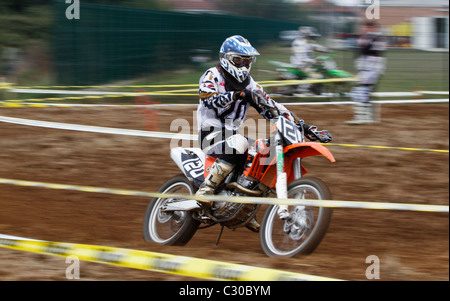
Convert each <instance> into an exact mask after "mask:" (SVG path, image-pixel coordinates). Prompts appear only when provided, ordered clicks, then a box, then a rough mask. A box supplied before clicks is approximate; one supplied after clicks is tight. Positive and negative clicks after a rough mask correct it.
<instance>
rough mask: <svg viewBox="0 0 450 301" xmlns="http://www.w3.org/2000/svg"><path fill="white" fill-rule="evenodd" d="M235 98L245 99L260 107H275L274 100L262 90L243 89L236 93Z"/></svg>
mask: <svg viewBox="0 0 450 301" xmlns="http://www.w3.org/2000/svg"><path fill="white" fill-rule="evenodd" d="M234 98H235V100H238V99H243V100H245V101H247V102H249V103H251V104H253V105H255V106H257V107H260V108H262V109H263V108H271V109H272V108H275V106H274V105H273V104H272V102H271V101H270V100H268V99H266V97H265V96H264V95H263V92H262V91H259V90H257V91H250V90H242V91H237V92H235V93H234Z"/></svg>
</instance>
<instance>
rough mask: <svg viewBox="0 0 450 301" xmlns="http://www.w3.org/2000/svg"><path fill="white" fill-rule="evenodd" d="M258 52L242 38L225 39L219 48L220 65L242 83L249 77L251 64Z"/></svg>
mask: <svg viewBox="0 0 450 301" xmlns="http://www.w3.org/2000/svg"><path fill="white" fill-rule="evenodd" d="M256 55H259V52H258V51H257V50H256V49H255V48H254V47H253V46H252V45H251V44H250V42H249V41H248V40H247V39H246V38H244V37H242V36H232V37H229V38H227V39H226V40H225V41H224V42H223V43H222V46H221V47H220V65H221V66H222V68H223V69H225V70H226V71H227V72H228V73H229V74H231V75H232V76H233V77H234V78H235V79H237V81H238V82H240V83H243V82H244V81H245V80H246V79H247V77H248V76H249V75H250V69H251V68H252V63H254V62H255V61H256V57H255V56H256Z"/></svg>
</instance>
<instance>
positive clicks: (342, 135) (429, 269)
mask: <svg viewBox="0 0 450 301" xmlns="http://www.w3.org/2000/svg"><path fill="white" fill-rule="evenodd" d="M290 108H291V109H292V110H293V111H294V112H295V113H297V115H299V116H301V118H303V119H305V121H307V122H308V123H310V124H315V125H317V126H319V128H322V129H328V130H329V131H330V132H331V133H332V134H333V136H334V141H333V142H334V143H350V144H363V145H384V146H399V147H414V148H425V149H446V150H448V147H449V146H448V143H449V139H448V137H449V135H448V130H449V112H448V104H389V105H383V106H382V110H381V112H382V114H381V123H379V124H375V125H359V126H352V125H348V124H345V121H346V120H349V119H351V117H352V112H351V108H350V106H348V105H339V106H291V107H290ZM194 109H195V108H194V107H182V108H180V109H177V108H176V107H171V108H168V109H161V110H159V111H158V114H159V125H158V130H159V131H166V132H168V131H170V124H171V122H172V121H173V120H174V119H177V118H185V119H187V120H189V122H191V124H192V111H193V110H194ZM0 115H2V116H10V117H20V118H29V119H36V120H45V121H55V122H66V123H75V124H83V125H96V126H107V127H116V128H127V129H138V130H145V129H146V128H148V126H149V123H148V122H147V121H148V120H147V118H148V117H149V116H150V117H151V115H148V114H147V115H146V114H145V112H144V111H142V110H137V109H133V108H110V107H109V108H108V107H104V108H101V107H95V108H0ZM249 117H250V118H255V117H256V115H254V114H251V115H250V116H249ZM169 144H170V141H169V140H168V139H153V138H142V137H132V136H123V135H111V134H98V133H84V132H75V131H67V130H58V129H47V128H38V127H31V126H22V125H15V124H8V123H0V178H9V179H20V180H29V181H40V182H51V183H62V184H74V185H89V186H98V187H109V188H120V189H133V190H143V191H156V190H157V189H158V188H159V187H160V186H161V185H162V184H163V183H164V182H165V181H167V180H168V179H169V178H171V177H172V176H174V175H177V174H178V173H179V170H178V169H177V167H176V166H175V164H174V163H173V162H172V161H171V159H170V157H169ZM329 149H330V150H331V151H332V153H333V154H334V156H335V158H336V163H330V162H329V161H328V160H326V159H325V158H324V157H312V158H308V159H306V160H304V164H305V166H306V168H307V169H308V171H309V173H308V175H310V176H314V177H319V178H321V179H323V180H324V181H325V182H326V183H327V184H328V186H329V187H330V189H331V191H332V194H333V199H336V200H348V201H373V202H395V203H413V204H435V205H447V206H448V199H449V162H448V158H449V156H448V153H431V152H418V151H403V150H383V149H367V148H349V147H339V146H329ZM148 202H149V199H148V198H145V197H130V196H116V195H110V194H101V193H87V192H76V191H66V190H52V189H47V188H30V187H20V186H14V185H0V234H9V235H17V236H22V237H28V238H35V239H43V240H50V241H62V242H73V243H86V244H96V245H106V246H116V247H125V248H133V249H140V250H149V251H155V252H162V253H170V254H178V255H184V256H192V257H199V258H207V259H213V260H222V261H226V262H233V263H240V264H246V265H252V266H259V267H267V268H274V269H281V270H286V271H293V272H299V273H305V274H311V275H317V276H324V277H332V278H338V279H344V280H367V278H366V268H367V267H368V264H366V262H365V261H366V258H367V257H368V256H369V255H376V256H378V257H379V259H380V277H381V280H387V281H390V280H405V281H410V280H411V281H416V280H446V281H448V280H449V234H448V229H449V225H448V220H449V216H448V213H429V212H410V211H394V210H367V209H339V208H337V209H334V213H333V218H332V223H331V226H330V229H329V231H328V234H327V235H326V237H325V238H324V240H323V241H322V243H321V244H320V245H319V247H318V248H317V249H316V251H315V252H314V253H313V254H311V255H308V256H303V257H296V258H288V259H286V258H283V259H280V258H269V257H267V256H266V255H265V254H264V253H263V252H262V250H261V248H260V244H259V237H258V235H257V234H255V233H253V232H250V231H248V230H247V229H245V228H240V229H237V230H235V231H232V230H229V229H225V230H224V233H223V236H222V239H221V241H220V244H219V245H218V246H216V245H215V241H216V238H217V235H218V233H219V229H220V228H219V227H218V226H215V227H212V228H208V229H205V230H199V231H198V232H197V233H196V235H195V236H194V238H193V239H192V240H191V241H190V242H189V243H188V244H187V245H186V246H184V247H167V246H159V245H155V244H149V243H147V242H145V241H144V240H143V236H142V230H141V228H142V226H141V225H142V219H143V216H144V213H145V210H146V207H147V204H148ZM263 213H264V207H263V208H262V210H261V211H260V214H259V220H261V219H262V218H261V216H262V214H263ZM67 266H68V265H67V264H66V263H65V258H62V257H51V256H44V255H38V254H31V253H26V252H20V251H12V250H8V249H3V248H0V280H24V281H27V280H66V276H65V270H66V268H67ZM80 276H81V280H127V281H128V280H154V281H161V280H196V279H193V278H189V277H181V276H176V275H171V274H164V273H157V272H149V271H139V270H133V269H128V268H120V267H114V266H106V265H102V264H96V263H89V262H82V264H81V275H80Z"/></svg>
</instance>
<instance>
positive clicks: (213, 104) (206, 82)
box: [197, 67, 287, 132]
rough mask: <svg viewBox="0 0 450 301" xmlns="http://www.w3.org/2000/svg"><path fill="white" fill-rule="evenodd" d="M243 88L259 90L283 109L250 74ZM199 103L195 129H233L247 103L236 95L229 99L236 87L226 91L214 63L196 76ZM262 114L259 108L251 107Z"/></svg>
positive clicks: (242, 115)
mask: <svg viewBox="0 0 450 301" xmlns="http://www.w3.org/2000/svg"><path fill="white" fill-rule="evenodd" d="M249 79H250V80H249V81H248V85H247V86H246V87H245V89H247V90H251V91H256V90H260V91H262V93H263V95H264V97H266V98H267V99H268V100H269V101H271V102H273V103H274V105H275V106H276V107H277V108H278V109H279V110H280V112H284V111H287V109H286V108H285V107H284V106H283V105H280V104H278V103H276V102H275V101H273V100H272V99H270V98H269V96H268V95H267V94H266V93H265V92H264V91H263V88H262V87H261V86H260V85H259V84H258V83H256V82H255V81H254V80H253V78H252V77H251V76H250V78H249ZM199 85H200V88H199V96H200V103H199V106H198V108H197V125H198V130H199V132H200V131H201V130H202V129H208V128H216V129H220V128H222V129H226V130H229V131H235V132H237V130H238V128H239V127H240V126H241V125H242V124H243V123H244V121H245V118H246V117H247V111H248V108H249V106H250V103H248V102H246V101H244V100H241V99H238V100H233V96H234V93H236V91H227V90H226V88H225V85H226V83H225V78H224V77H223V76H222V74H221V73H220V71H219V69H218V67H213V68H210V69H208V70H207V71H206V72H205V73H204V74H203V75H202V76H201V78H200V82H199ZM255 109H256V110H257V111H258V112H259V113H260V114H261V115H262V116H263V117H264V118H266V119H267V116H265V115H263V112H262V111H261V110H260V109H259V108H255Z"/></svg>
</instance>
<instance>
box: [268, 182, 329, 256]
mask: <svg viewBox="0 0 450 301" xmlns="http://www.w3.org/2000/svg"><path fill="white" fill-rule="evenodd" d="M288 197H289V198H290V199H308V200H311V199H317V200H329V199H331V193H330V190H329V189H328V187H327V186H326V184H325V183H324V182H323V181H321V180H320V179H316V178H304V179H300V180H296V181H293V182H291V183H290V184H289V185H288ZM278 208H279V207H278V205H271V206H269V208H268V209H267V211H266V213H265V215H264V219H263V222H262V225H261V231H260V241H261V247H262V249H263V251H264V253H266V254H267V255H268V256H271V257H292V256H295V255H297V254H309V253H311V252H313V251H314V249H315V248H316V247H317V246H318V245H319V244H320V242H321V241H322V239H323V237H324V236H325V234H326V233H327V230H328V226H329V224H330V221H331V215H332V210H331V208H325V207H314V206H288V210H289V213H290V218H289V219H287V220H281V219H280V218H279V217H278V214H277V212H278Z"/></svg>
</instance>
